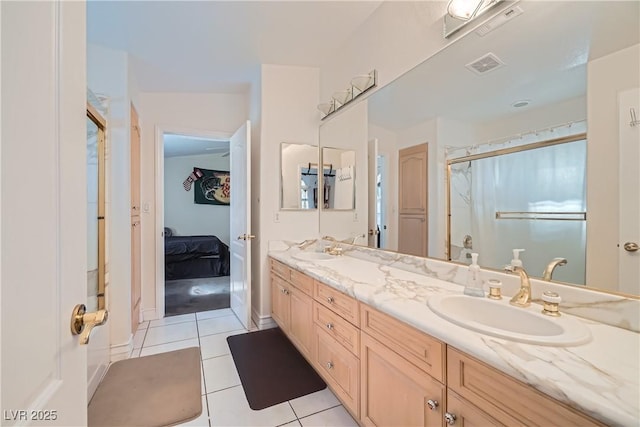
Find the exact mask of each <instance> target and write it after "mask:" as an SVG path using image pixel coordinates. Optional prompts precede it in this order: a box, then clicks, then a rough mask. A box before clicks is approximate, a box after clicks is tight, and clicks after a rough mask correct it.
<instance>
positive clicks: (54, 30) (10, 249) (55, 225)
mask: <svg viewBox="0 0 640 427" xmlns="http://www.w3.org/2000/svg"><path fill="white" fill-rule="evenodd" d="M0 16H1V21H0V22H1V23H0V27H1V32H0V34H1V37H2V49H1V52H2V53H1V55H2V60H1V63H2V82H1V83H0V84H1V85H2V87H1V90H2V134H1V135H2V136H1V138H2V144H1V145H0V150H1V151H0V153H1V154H0V156H1V158H2V163H1V168H2V173H1V174H0V177H1V178H0V179H1V180H2V186H1V188H2V190H1V191H2V192H1V202H0V206H1V210H0V220H1V223H2V227H1V233H2V236H1V237H2V239H1V241H2V248H1V252H2V257H1V258H0V262H1V266H0V267H1V268H0V271H1V272H2V275H1V277H2V279H1V280H2V308H1V310H0V312H1V313H2V322H1V323H2V334H1V337H2V338H1V341H0V345H1V347H2V366H1V371H2V390H1V393H0V394H1V396H2V401H1V402H0V406H1V407H2V409H3V414H2V415H3V419H2V425H5V426H9V425H35V424H37V425H42V424H46V425H62V426H80V425H86V423H87V346H86V345H81V344H80V339H79V337H78V336H77V335H75V336H74V335H72V332H71V325H72V323H73V322H72V312H73V310H74V307H75V306H76V304H81V303H82V304H87V303H88V297H87V215H88V211H87V173H86V171H87V167H86V162H87V158H86V155H87V150H86V136H87V127H86V96H87V92H86V87H87V85H86V83H87V82H86V75H85V72H84V70H86V34H85V20H86V7H85V3H84V2H66V1H61V0H58V1H47V2H0ZM63 23H64V24H63ZM82 319H84V320H88V318H82ZM82 319H80V320H82Z"/></svg>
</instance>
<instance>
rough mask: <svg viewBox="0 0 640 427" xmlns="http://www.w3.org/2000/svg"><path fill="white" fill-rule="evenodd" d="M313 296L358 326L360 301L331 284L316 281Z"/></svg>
mask: <svg viewBox="0 0 640 427" xmlns="http://www.w3.org/2000/svg"><path fill="white" fill-rule="evenodd" d="M313 297H314V298H315V300H316V301H318V302H319V303H320V304H322V305H324V306H325V307H327V308H329V309H330V310H332V311H333V312H335V313H337V314H339V315H340V316H342V317H343V318H345V319H347V320H348V321H349V322H351V323H352V324H354V325H356V326H358V325H359V324H360V319H359V316H358V301H356V300H355V299H354V298H351V297H350V296H348V295H345V294H343V293H342V292H340V291H338V290H336V289H333V288H332V287H330V286H327V285H325V284H322V283H320V282H318V281H317V280H315V281H314V294H313Z"/></svg>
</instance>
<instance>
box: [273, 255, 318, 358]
mask: <svg viewBox="0 0 640 427" xmlns="http://www.w3.org/2000/svg"><path fill="white" fill-rule="evenodd" d="M292 273H294V270H291V269H289V267H287V266H285V265H283V264H282V263H279V262H278V261H275V260H271V316H272V317H273V320H275V322H276V323H277V324H278V326H280V329H282V330H283V331H284V333H285V334H286V335H287V336H288V337H289V339H290V340H291V342H292V343H293V344H294V345H295V346H296V347H297V348H298V350H299V351H300V353H302V354H303V355H304V356H305V357H307V358H310V357H311V355H312V345H313V310H312V303H313V300H312V299H311V297H310V296H309V295H308V294H307V293H306V292H305V291H303V290H301V289H299V288H298V286H297V285H296V284H299V285H301V287H302V288H303V289H306V290H307V291H308V292H309V293H310V287H311V285H310V284H312V283H313V279H311V278H310V277H308V276H304V277H299V276H296V274H292ZM295 273H297V274H298V275H300V274H301V273H298V272H295ZM285 277H286V278H289V280H290V281H288V280H285ZM292 282H293V283H292Z"/></svg>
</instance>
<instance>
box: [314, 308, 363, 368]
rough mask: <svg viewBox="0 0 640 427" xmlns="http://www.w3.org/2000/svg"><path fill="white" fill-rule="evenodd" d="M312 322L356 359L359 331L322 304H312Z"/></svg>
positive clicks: (358, 352)
mask: <svg viewBox="0 0 640 427" xmlns="http://www.w3.org/2000/svg"><path fill="white" fill-rule="evenodd" d="M313 321H314V322H315V324H316V325H318V327H319V328H321V329H324V331H325V332H327V333H328V334H329V335H330V336H331V337H333V338H334V339H335V340H336V341H337V342H339V343H340V344H342V345H343V346H344V347H345V348H346V349H347V350H349V351H350V352H351V353H353V354H354V355H355V356H356V357H357V356H358V355H359V354H360V331H359V330H358V328H356V327H355V326H353V325H352V324H351V323H349V322H347V321H346V320H344V319H343V318H342V317H340V316H338V315H337V314H335V313H334V312H332V311H331V310H329V309H328V308H325V307H324V306H323V305H322V304H320V303H318V302H317V301H315V302H314V303H313Z"/></svg>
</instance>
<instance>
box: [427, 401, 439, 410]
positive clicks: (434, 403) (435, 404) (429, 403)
mask: <svg viewBox="0 0 640 427" xmlns="http://www.w3.org/2000/svg"><path fill="white" fill-rule="evenodd" d="M438 405H439V403H438V401H437V400H433V399H429V400H427V406H428V407H429V409H431V410H432V411H435V409H436V408H437V407H438Z"/></svg>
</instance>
